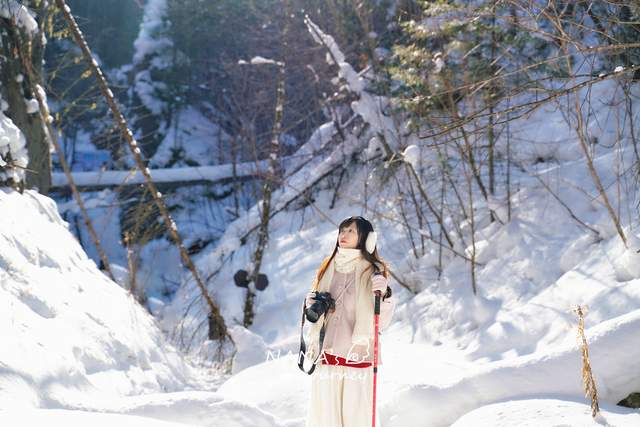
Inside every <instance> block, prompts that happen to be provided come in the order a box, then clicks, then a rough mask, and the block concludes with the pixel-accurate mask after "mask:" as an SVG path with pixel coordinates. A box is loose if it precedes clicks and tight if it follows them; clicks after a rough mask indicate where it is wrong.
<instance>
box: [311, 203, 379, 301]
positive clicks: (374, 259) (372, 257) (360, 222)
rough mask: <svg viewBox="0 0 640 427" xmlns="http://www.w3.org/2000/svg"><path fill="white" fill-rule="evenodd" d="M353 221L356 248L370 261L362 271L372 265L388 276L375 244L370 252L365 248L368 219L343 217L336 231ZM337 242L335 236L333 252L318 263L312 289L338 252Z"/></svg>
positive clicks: (369, 228) (368, 228) (368, 227)
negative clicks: (355, 231) (356, 234)
mask: <svg viewBox="0 0 640 427" xmlns="http://www.w3.org/2000/svg"><path fill="white" fill-rule="evenodd" d="M354 222H355V223H356V228H357V230H358V243H357V245H356V249H360V253H361V254H362V257H363V258H364V259H366V260H367V261H369V263H370V265H369V267H367V268H366V269H365V270H364V271H367V270H368V269H369V268H371V267H372V266H373V269H374V270H375V271H382V274H383V275H384V277H386V278H388V277H389V275H390V270H389V265H388V264H387V263H386V262H384V260H383V259H382V258H381V257H380V255H379V254H378V248H377V246H376V247H375V248H374V250H373V252H372V253H369V252H367V249H366V242H367V236H369V233H371V232H372V231H373V225H371V223H370V222H369V221H368V220H366V219H365V218H363V217H361V216H350V217H347V218H345V219H343V220H342V222H341V223H340V225H339V226H338V233H340V230H342V229H343V228H345V227H348V226H350V225H351V224H353V223H354ZM338 243H339V242H338V237H336V246H335V247H334V248H333V252H332V253H331V255H329V256H328V257H326V258H325V259H324V260H322V263H321V264H320V268H319V269H318V273H317V274H316V278H315V279H314V281H313V284H312V286H311V290H313V291H317V290H318V285H319V284H320V280H321V279H322V276H324V273H325V271H327V268H328V267H329V263H330V262H331V261H333V258H334V257H335V256H336V253H337V252H338V246H339V245H338ZM363 273H364V272H363Z"/></svg>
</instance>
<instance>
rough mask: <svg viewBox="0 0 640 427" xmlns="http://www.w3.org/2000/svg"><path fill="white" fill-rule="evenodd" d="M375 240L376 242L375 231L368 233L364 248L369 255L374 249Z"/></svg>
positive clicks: (376, 235)
mask: <svg viewBox="0 0 640 427" xmlns="http://www.w3.org/2000/svg"><path fill="white" fill-rule="evenodd" d="M377 240H378V233H376V232H375V231H371V232H369V235H368V236H367V241H366V243H365V248H366V249H367V252H369V253H370V254H371V253H373V250H374V249H375V248H376V241H377Z"/></svg>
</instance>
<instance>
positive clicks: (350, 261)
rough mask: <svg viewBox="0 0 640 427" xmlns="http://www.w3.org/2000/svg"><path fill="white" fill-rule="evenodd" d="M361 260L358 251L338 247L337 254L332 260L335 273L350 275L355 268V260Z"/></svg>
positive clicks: (360, 254)
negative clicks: (334, 264)
mask: <svg viewBox="0 0 640 427" xmlns="http://www.w3.org/2000/svg"><path fill="white" fill-rule="evenodd" d="M360 258H363V256H362V252H361V251H360V249H350V248H343V247H340V246H338V252H336V256H335V257H334V258H333V260H334V262H335V263H336V266H335V267H336V271H338V272H340V273H350V272H352V271H353V270H354V269H355V268H356V262H355V261H356V260H359V259H360Z"/></svg>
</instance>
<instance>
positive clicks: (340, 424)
mask: <svg viewBox="0 0 640 427" xmlns="http://www.w3.org/2000/svg"><path fill="white" fill-rule="evenodd" d="M379 386H380V378H378V385H377V387H379ZM376 394H377V395H379V391H377V392H376ZM377 405H378V403H376V427H380V415H379V412H378V407H377ZM372 410H373V368H352V367H349V366H340V365H322V364H320V363H318V365H317V366H316V369H315V371H314V372H313V374H311V397H310V399H309V407H308V410H307V422H306V424H305V427H371V421H372V413H371V411H372Z"/></svg>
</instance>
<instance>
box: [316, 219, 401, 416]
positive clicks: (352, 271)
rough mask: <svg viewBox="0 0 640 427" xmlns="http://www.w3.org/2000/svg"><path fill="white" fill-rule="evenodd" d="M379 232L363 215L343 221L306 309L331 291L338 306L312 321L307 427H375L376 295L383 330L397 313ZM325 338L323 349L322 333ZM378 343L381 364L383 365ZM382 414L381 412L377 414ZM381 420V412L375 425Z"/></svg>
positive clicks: (380, 325)
mask: <svg viewBox="0 0 640 427" xmlns="http://www.w3.org/2000/svg"><path fill="white" fill-rule="evenodd" d="M376 237H377V234H376V233H375V231H374V230H373V226H372V225H371V223H370V222H369V221H367V220H366V219H364V218H363V217H361V216H352V217H348V218H346V219H344V220H343V221H342V222H341V223H340V225H339V227H338V239H337V242H336V246H335V248H334V250H333V253H332V254H331V256H329V257H327V258H325V259H324V260H323V262H322V264H321V265H320V269H319V270H318V274H317V276H316V278H315V280H314V282H313V286H312V289H311V292H309V294H308V295H307V298H306V300H305V308H306V307H310V306H311V305H312V304H313V303H314V296H315V295H316V294H315V292H316V291H318V292H330V293H331V297H332V298H333V300H334V301H335V303H334V304H335V306H334V308H332V309H329V310H327V312H326V313H324V314H322V315H321V316H320V318H319V319H318V321H317V322H315V323H312V326H311V328H310V331H309V339H310V344H309V351H308V352H307V354H306V355H305V357H308V358H310V359H311V360H316V369H315V373H314V374H313V376H312V380H311V396H310V403H309V410H308V412H307V422H306V427H316V426H317V427H320V426H322V427H360V426H362V427H365V426H366V427H370V426H371V417H372V409H373V368H372V365H373V352H374V351H373V350H374V348H373V346H374V334H375V326H374V314H373V312H374V296H375V292H376V291H380V292H381V295H383V298H381V302H380V317H379V319H378V320H379V330H383V329H385V328H386V327H387V326H388V325H389V323H390V321H391V317H392V315H393V311H394V308H395V302H394V299H393V298H392V295H391V288H390V287H389V286H388V277H389V268H388V266H387V264H386V263H385V262H384V261H382V259H381V258H380V257H379V256H378V251H377V250H376ZM323 323H324V325H325V336H324V341H323V344H322V349H321V350H320V348H319V347H320V340H319V335H320V329H321V328H322V325H323ZM381 362H382V359H381V352H380V344H379V343H378V365H381ZM376 412H377V410H376ZM378 420H379V417H378V414H377V413H376V425H378V422H379V421H378Z"/></svg>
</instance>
